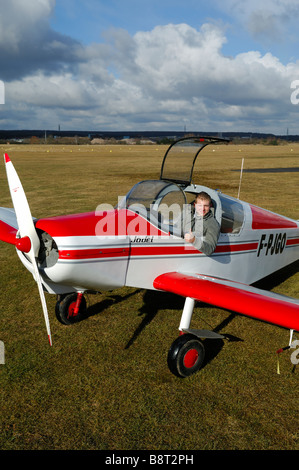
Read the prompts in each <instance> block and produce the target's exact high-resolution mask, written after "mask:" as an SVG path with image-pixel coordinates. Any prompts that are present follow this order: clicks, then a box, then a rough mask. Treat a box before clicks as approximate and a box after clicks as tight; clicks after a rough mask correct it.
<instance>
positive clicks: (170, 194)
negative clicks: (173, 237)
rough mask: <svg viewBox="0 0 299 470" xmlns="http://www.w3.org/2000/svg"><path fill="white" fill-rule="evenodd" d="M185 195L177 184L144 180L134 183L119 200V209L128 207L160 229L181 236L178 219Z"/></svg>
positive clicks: (184, 203) (182, 208)
mask: <svg viewBox="0 0 299 470" xmlns="http://www.w3.org/2000/svg"><path fill="white" fill-rule="evenodd" d="M186 204H187V201H186V196H185V193H184V191H183V190H182V188H180V187H179V186H178V185H177V184H175V183H172V182H169V181H162V180H146V181H140V182H139V183H137V184H135V186H133V188H132V189H131V190H130V191H129V193H128V194H127V195H126V197H125V198H124V199H123V200H122V201H121V203H120V205H119V208H120V209H129V210H131V211H133V212H137V213H138V214H140V215H142V216H143V217H145V218H147V219H148V220H149V221H150V222H151V223H153V224H154V225H158V226H159V227H160V228H161V229H162V230H164V231H166V232H167V233H168V232H171V233H175V232H176V230H175V225H176V224H177V235H179V236H181V227H180V220H181V218H182V215H183V211H184V209H185V207H186Z"/></svg>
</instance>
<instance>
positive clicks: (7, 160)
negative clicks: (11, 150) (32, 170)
mask: <svg viewBox="0 0 299 470" xmlns="http://www.w3.org/2000/svg"><path fill="white" fill-rule="evenodd" d="M4 161H5V163H8V162H10V158H9V156H8V155H7V153H5V154H4Z"/></svg>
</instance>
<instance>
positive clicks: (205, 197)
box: [195, 191, 213, 206]
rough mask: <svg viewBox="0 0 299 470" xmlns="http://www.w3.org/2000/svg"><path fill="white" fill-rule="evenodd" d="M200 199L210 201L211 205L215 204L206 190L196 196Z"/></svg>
mask: <svg viewBox="0 0 299 470" xmlns="http://www.w3.org/2000/svg"><path fill="white" fill-rule="evenodd" d="M198 199H200V200H201V201H203V200H204V201H209V204H210V206H212V205H213V202H212V198H211V196H210V195H209V194H208V193H206V192H205V191H201V192H200V193H198V194H197V195H196V197H195V201H198Z"/></svg>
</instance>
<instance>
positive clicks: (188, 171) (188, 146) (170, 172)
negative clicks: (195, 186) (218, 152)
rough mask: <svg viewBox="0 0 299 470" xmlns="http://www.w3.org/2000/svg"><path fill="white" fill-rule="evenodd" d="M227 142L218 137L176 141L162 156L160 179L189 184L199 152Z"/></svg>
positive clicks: (187, 138)
mask: <svg viewBox="0 0 299 470" xmlns="http://www.w3.org/2000/svg"><path fill="white" fill-rule="evenodd" d="M228 142H229V140H227V139H221V138H218V137H184V138H183V139H179V140H177V141H176V142H174V143H173V144H172V145H170V147H169V148H168V149H167V151H166V153H165V155H164V158H163V162H162V167H161V174H160V179H161V180H168V181H173V182H174V183H178V184H184V185H185V186H186V185H188V184H190V183H191V180H192V174H193V169H194V165H195V162H196V159H197V157H198V154H199V152H201V150H202V149H203V148H204V147H206V145H208V144H218V143H226V144H227V143H228Z"/></svg>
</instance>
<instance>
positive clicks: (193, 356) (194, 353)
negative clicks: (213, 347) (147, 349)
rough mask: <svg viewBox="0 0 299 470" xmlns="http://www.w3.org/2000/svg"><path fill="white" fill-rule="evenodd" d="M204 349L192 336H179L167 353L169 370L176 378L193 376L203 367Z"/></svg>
mask: <svg viewBox="0 0 299 470" xmlns="http://www.w3.org/2000/svg"><path fill="white" fill-rule="evenodd" d="M204 357H205V349H204V345H203V344H202V342H201V341H200V340H199V339H198V338H197V337H196V336H194V335H191V334H189V333H188V334H184V335H182V336H179V337H178V338H177V339H176V340H175V341H174V342H173V343H172V345H171V347H170V349H169V351H168V357H167V363H168V367H169V370H170V371H171V372H172V373H173V374H174V375H176V376H177V377H182V378H185V377H188V376H189V375H192V374H195V372H197V371H198V370H199V369H200V368H201V367H202V365H203V361H204Z"/></svg>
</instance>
